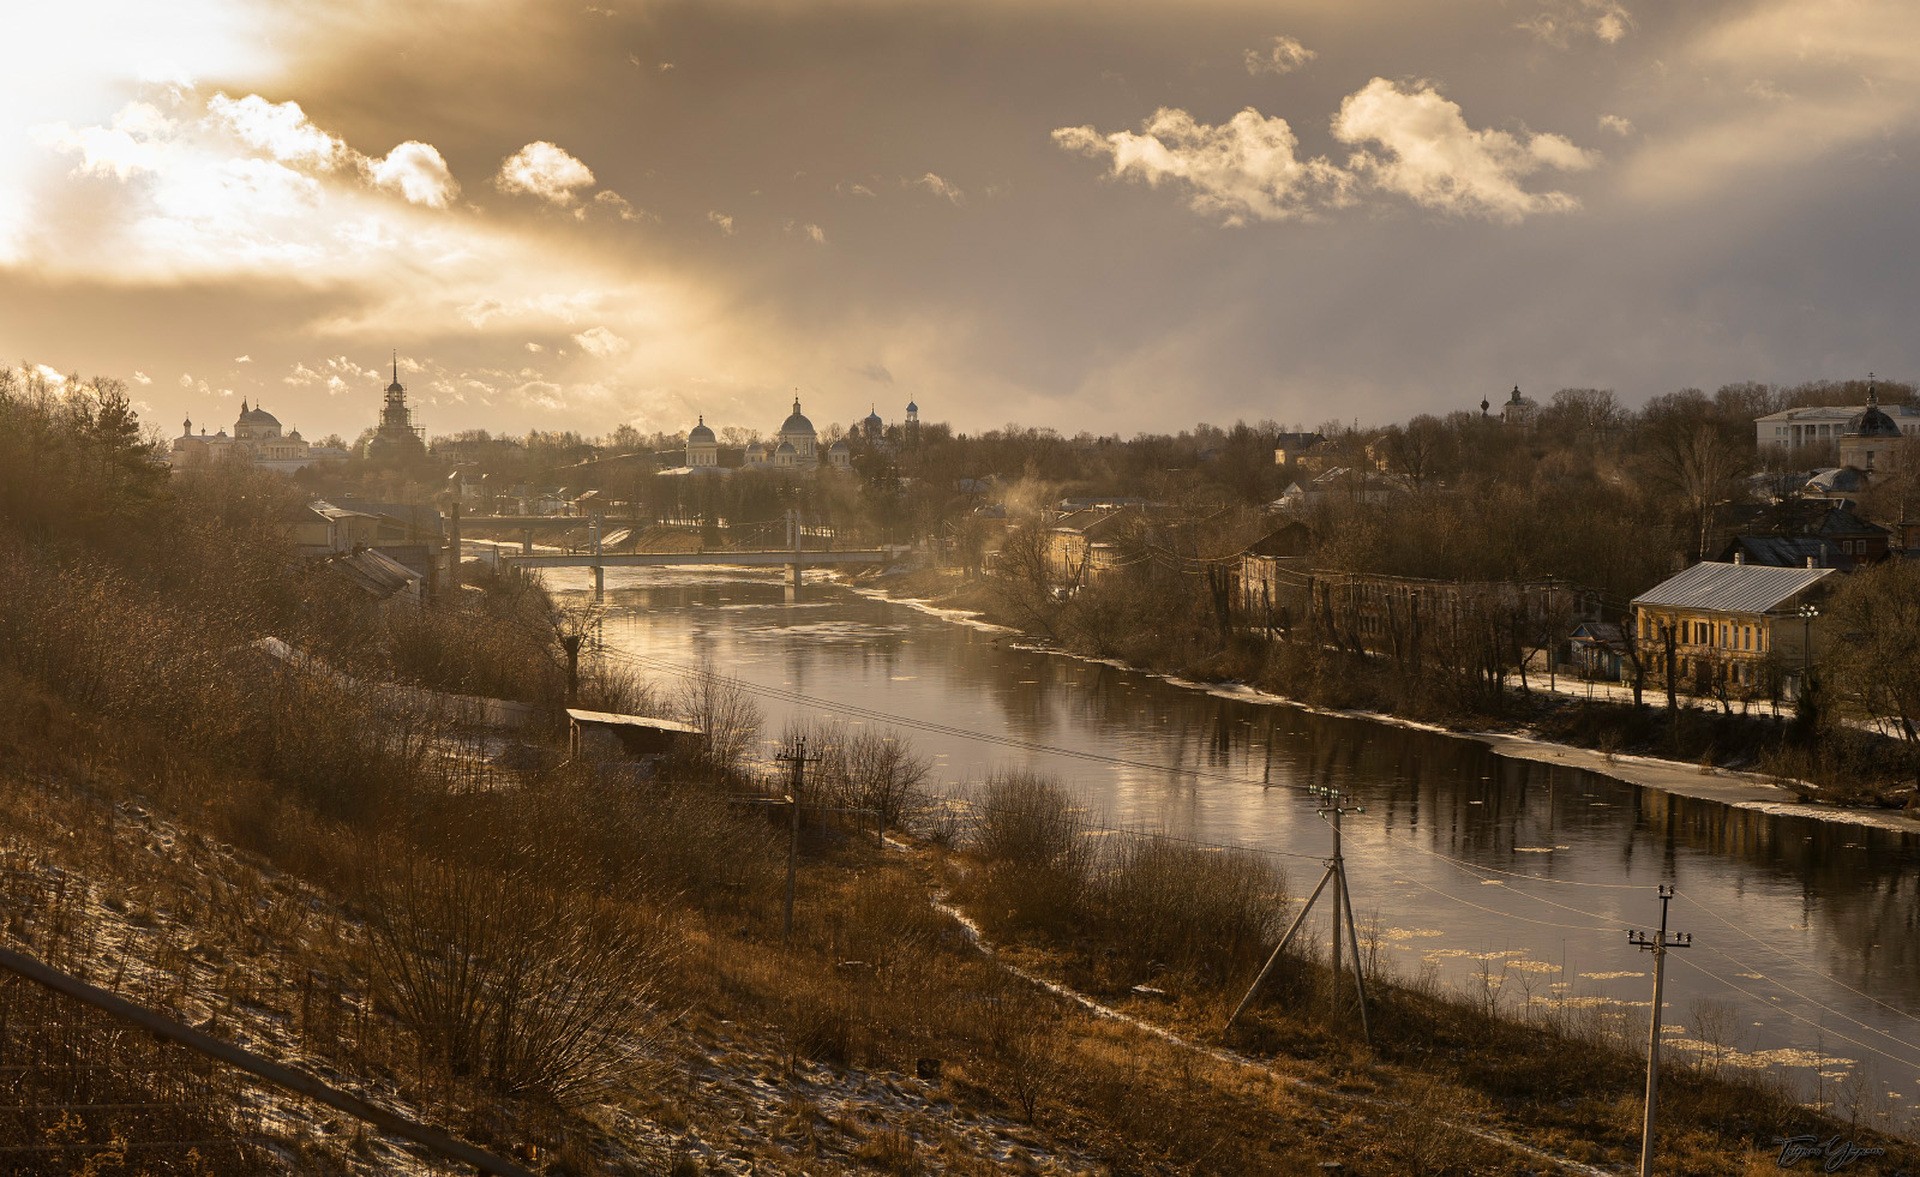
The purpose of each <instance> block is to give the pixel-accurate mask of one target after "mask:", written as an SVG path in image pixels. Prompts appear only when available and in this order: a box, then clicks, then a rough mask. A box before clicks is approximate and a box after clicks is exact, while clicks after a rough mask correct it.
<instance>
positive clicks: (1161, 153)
mask: <svg viewBox="0 0 1920 1177" xmlns="http://www.w3.org/2000/svg"><path fill="white" fill-rule="evenodd" d="M1053 141H1054V142H1055V143H1057V144H1059V145H1060V146H1061V147H1063V148H1065V149H1066V150H1068V151H1072V152H1075V153H1077V154H1080V155H1086V156H1091V157H1094V158H1106V159H1110V160H1111V161H1112V171H1111V173H1110V174H1111V175H1112V176H1113V177H1114V178H1115V179H1137V180H1141V181H1144V182H1145V183H1146V184H1147V185H1148V186H1149V187H1156V188H1157V187H1159V186H1160V185H1161V184H1174V185H1176V186H1180V187H1184V188H1186V189H1187V190H1188V193H1189V195H1188V204H1189V205H1190V206H1191V207H1192V208H1193V210H1194V211H1195V212H1199V213H1203V214H1206V215H1208V216H1217V217H1219V218H1221V220H1222V222H1223V223H1225V224H1227V225H1243V224H1246V223H1247V222H1248V221H1250V220H1253V221H1278V220H1285V219H1287V218H1290V217H1299V216H1304V215H1307V214H1308V213H1310V212H1311V211H1312V210H1313V209H1314V208H1315V207H1316V205H1319V204H1340V203H1344V202H1345V200H1346V199H1347V196H1346V190H1347V187H1348V183H1349V177H1348V176H1347V175H1346V174H1345V173H1344V172H1343V171H1341V169H1339V168H1338V167H1335V166H1334V165H1332V164H1330V163H1328V162H1327V161H1326V160H1325V159H1321V158H1314V159H1307V160H1302V159H1299V158H1297V157H1296V156H1295V150H1296V148H1297V147H1298V146H1299V140H1298V139H1297V138H1295V136H1294V133H1293V128H1292V127H1290V126H1288V125H1287V120H1285V119H1283V118H1278V117H1275V118H1268V117H1266V116H1265V115H1262V114H1261V113H1260V112H1259V111H1257V110H1255V109H1253V108H1252V107H1248V108H1246V109H1245V110H1242V111H1241V112H1240V113H1239V114H1236V115H1234V116H1233V118H1231V119H1229V120H1228V121H1227V122H1225V123H1222V124H1220V125H1219V126H1212V125H1209V124H1206V123H1202V122H1199V121H1198V120H1196V119H1195V118H1194V117H1193V116H1192V115H1190V114H1188V113H1187V112H1186V111H1184V110H1176V109H1173V108H1170V107H1162V108H1161V109H1159V110H1157V111H1155V112H1154V115H1153V117H1152V118H1150V119H1148V120H1147V121H1146V123H1145V124H1143V125H1142V127H1141V129H1140V130H1139V131H1138V132H1134V131H1115V132H1113V133H1111V134H1107V135H1102V134H1100V133H1099V132H1098V131H1096V130H1094V129H1093V128H1092V127H1084V126H1083V127H1061V128H1060V129H1059V130H1056V131H1055V132H1054V133H1053Z"/></svg>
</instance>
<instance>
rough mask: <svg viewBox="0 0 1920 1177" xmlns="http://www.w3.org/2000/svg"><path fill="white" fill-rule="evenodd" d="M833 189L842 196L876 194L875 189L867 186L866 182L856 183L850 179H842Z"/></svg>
mask: <svg viewBox="0 0 1920 1177" xmlns="http://www.w3.org/2000/svg"><path fill="white" fill-rule="evenodd" d="M833 190H834V191H835V192H838V193H839V194H840V195H842V196H872V195H873V194H874V193H873V189H871V188H869V187H867V186H866V185H865V184H856V183H854V182H852V181H849V180H842V181H840V182H839V183H837V184H835V185H834V186H833Z"/></svg>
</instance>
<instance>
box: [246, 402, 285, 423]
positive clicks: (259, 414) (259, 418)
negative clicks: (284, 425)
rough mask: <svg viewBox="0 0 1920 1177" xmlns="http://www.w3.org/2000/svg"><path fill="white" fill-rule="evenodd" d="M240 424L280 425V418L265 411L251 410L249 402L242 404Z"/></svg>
mask: <svg viewBox="0 0 1920 1177" xmlns="http://www.w3.org/2000/svg"><path fill="white" fill-rule="evenodd" d="M240 424H242V425H278V424H280V418H278V417H276V416H274V415H273V414H272V413H269V412H267V411H266V410H265V409H259V408H254V409H249V408H247V402H245V401H241V402H240Z"/></svg>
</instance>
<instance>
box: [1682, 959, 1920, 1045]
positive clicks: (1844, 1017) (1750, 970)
mask: <svg viewBox="0 0 1920 1177" xmlns="http://www.w3.org/2000/svg"><path fill="white" fill-rule="evenodd" d="M1696 947H1700V948H1705V949H1706V950H1707V951H1708V952H1711V953H1713V954H1714V955H1715V956H1717V957H1719V958H1720V959H1722V960H1724V961H1726V962H1727V963H1728V964H1730V965H1734V966H1735V967H1737V968H1741V969H1745V970H1746V972H1747V974H1748V975H1749V976H1750V977H1752V978H1758V979H1760V980H1764V981H1765V982H1766V983H1767V984H1769V985H1772V986H1773V987H1774V988H1776V989H1779V990H1780V991H1782V992H1784V993H1789V994H1791V995H1793V996H1794V997H1798V998H1799V999H1800V1000H1801V1001H1804V1002H1806V1003H1807V1004H1808V1005H1810V1006H1813V1007H1814V1008H1815V1009H1818V1010H1820V1011H1822V1012H1824V1013H1828V1014H1831V1015H1833V1016H1834V1017H1836V1018H1839V1019H1840V1020H1841V1021H1843V1022H1850V1023H1852V1024H1853V1025H1855V1026H1858V1027H1860V1028H1861V1029H1862V1030H1865V1031H1866V1032H1867V1033H1869V1034H1877V1035H1879V1036H1880V1037H1882V1038H1885V1039H1886V1040H1888V1041H1889V1042H1892V1043H1894V1044H1895V1045H1896V1046H1908V1045H1910V1043H1908V1042H1906V1041H1904V1040H1902V1039H1900V1038H1896V1037H1894V1036H1893V1035H1892V1034H1889V1033H1887V1032H1886V1031H1885V1030H1881V1029H1878V1028H1876V1027H1874V1026H1870V1025H1868V1024H1867V1023H1865V1022H1863V1021H1861V1020H1860V1019H1859V1018H1856V1017H1854V1016H1853V1015H1852V1014H1849V1013H1844V1012H1842V1011H1840V1010H1837V1009H1835V1008H1833V1007H1832V1006H1830V1005H1828V1004H1826V1003H1825V1002H1823V1001H1821V1000H1819V999H1818V998H1815V997H1809V996H1807V995H1806V994H1805V993H1802V992H1800V991H1799V990H1798V989H1795V988H1794V987H1793V986H1791V985H1789V984H1787V983H1786V982H1784V981H1782V980H1780V979H1779V978H1778V977H1772V976H1768V975H1767V974H1765V973H1763V972H1761V971H1760V970H1759V969H1758V968H1756V967H1754V966H1753V965H1752V964H1750V963H1749V962H1747V961H1744V960H1741V959H1740V958H1739V957H1737V956H1734V955H1732V954H1731V953H1729V952H1727V951H1725V950H1724V949H1720V948H1716V947H1714V946H1713V945H1711V944H1701V945H1696ZM1895 1012H1898V1011H1895Z"/></svg>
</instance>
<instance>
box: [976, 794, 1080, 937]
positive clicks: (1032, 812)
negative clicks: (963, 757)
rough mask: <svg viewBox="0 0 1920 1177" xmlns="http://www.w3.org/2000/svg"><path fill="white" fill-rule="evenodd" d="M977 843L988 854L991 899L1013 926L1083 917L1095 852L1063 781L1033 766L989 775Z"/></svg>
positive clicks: (1063, 924)
mask: <svg viewBox="0 0 1920 1177" xmlns="http://www.w3.org/2000/svg"><path fill="white" fill-rule="evenodd" d="M976 812H977V814H978V823H977V825H976V826H975V827H974V845H975V848H976V849H977V850H978V852H979V854H980V856H981V857H982V858H983V859H985V860H986V872H985V873H986V883H987V887H986V890H987V895H986V897H985V898H986V900H987V906H988V908H989V910H990V912H991V915H992V918H993V919H995V920H996V922H1000V923H1003V924H1005V925H1007V926H1009V927H1014V928H1021V927H1027V928H1035V929H1042V930H1062V929H1065V928H1068V927H1071V926H1072V925H1073V924H1075V923H1077V922H1078V921H1077V918H1076V917H1077V916H1078V915H1079V914H1080V912H1081V911H1082V910H1083V905H1084V903H1085V902H1086V898H1087V895H1088V893H1089V888H1090V887H1091V885H1092V881H1093V852H1092V848H1091V845H1090V844H1089V842H1088V840H1087V838H1086V834H1085V831H1084V829H1083V828H1082V822H1081V820H1080V818H1079V817H1078V815H1077V814H1076V813H1075V812H1074V806H1073V803H1072V801H1071V799H1070V798H1069V797H1068V796H1067V794H1066V792H1065V791H1064V790H1062V789H1061V788H1060V786H1059V785H1057V784H1055V783H1054V782H1052V781H1050V780H1048V779H1047V778H1045V777H1041V776H1037V775H1035V774H1033V773H1030V772H1020V771H1013V772H1005V773H998V774H995V775H994V776H992V777H990V778H988V780H987V784H986V787H985V788H984V789H982V790H981V793H980V796H979V798H978V800H977V802H976Z"/></svg>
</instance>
